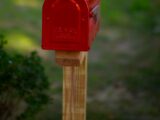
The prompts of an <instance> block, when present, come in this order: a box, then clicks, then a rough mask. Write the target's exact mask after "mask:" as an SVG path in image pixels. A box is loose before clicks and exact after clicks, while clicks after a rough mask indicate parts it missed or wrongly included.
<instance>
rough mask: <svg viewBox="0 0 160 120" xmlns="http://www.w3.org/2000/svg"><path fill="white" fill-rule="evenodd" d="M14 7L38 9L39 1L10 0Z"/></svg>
mask: <svg viewBox="0 0 160 120" xmlns="http://www.w3.org/2000/svg"><path fill="white" fill-rule="evenodd" d="M12 1H13V2H14V3H15V5H18V6H21V7H34V8H37V7H40V6H41V3H42V2H41V1H40V0H12Z"/></svg>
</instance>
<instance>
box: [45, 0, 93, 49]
mask: <svg viewBox="0 0 160 120" xmlns="http://www.w3.org/2000/svg"><path fill="white" fill-rule="evenodd" d="M89 47H90V46H89V9H88V5H87V3H86V1H85V0H45V2H44V5H43V18H42V48H44V49H47V50H72V51H73V50H74V51H87V50H89Z"/></svg>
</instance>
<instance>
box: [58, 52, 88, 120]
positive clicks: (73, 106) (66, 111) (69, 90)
mask: <svg viewBox="0 0 160 120" xmlns="http://www.w3.org/2000/svg"><path fill="white" fill-rule="evenodd" d="M63 53H64V52H63ZM57 54H58V55H57ZM57 54H56V56H58V58H57V63H59V61H60V65H62V66H63V120H86V99H87V53H82V52H79V53H78V52H77V55H78V54H79V56H80V57H78V60H79V62H77V63H78V64H75V61H73V56H75V53H74V54H72V53H69V54H68V55H67V54H66V55H65V56H64V55H63V56H61V57H60V56H59V55H62V53H57ZM72 55H73V56H72ZM77 55H76V58H77ZM66 56H67V57H66ZM68 56H69V57H70V56H72V57H70V58H71V60H70V58H68ZM63 57H65V58H63ZM59 58H62V59H65V60H64V65H63V62H62V61H63V60H60V59H59ZM76 60H77V59H76ZM66 61H67V62H66ZM72 62H73V65H72V64H71V63H72ZM66 63H67V64H68V63H69V65H66ZM79 63H80V64H79Z"/></svg>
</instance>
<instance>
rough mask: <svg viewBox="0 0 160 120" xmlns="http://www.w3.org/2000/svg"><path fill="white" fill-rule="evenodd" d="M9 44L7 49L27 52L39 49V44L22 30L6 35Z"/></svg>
mask: <svg viewBox="0 0 160 120" xmlns="http://www.w3.org/2000/svg"><path fill="white" fill-rule="evenodd" d="M6 40H7V41H8V44H7V46H6V48H7V49H9V50H13V51H19V52H27V51H33V50H37V49H38V45H37V44H36V43H35V42H34V41H35V40H33V39H32V38H31V37H29V36H27V35H26V34H23V33H20V32H13V33H9V34H8V35H7V36H6Z"/></svg>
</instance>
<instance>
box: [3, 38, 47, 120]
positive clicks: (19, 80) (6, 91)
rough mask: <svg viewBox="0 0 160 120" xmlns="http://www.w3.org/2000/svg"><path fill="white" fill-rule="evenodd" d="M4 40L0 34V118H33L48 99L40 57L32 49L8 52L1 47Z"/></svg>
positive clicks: (7, 119)
mask: <svg viewBox="0 0 160 120" xmlns="http://www.w3.org/2000/svg"><path fill="white" fill-rule="evenodd" d="M5 43H6V41H5V40H4V36H3V35H0V119H1V120H11V119H17V120H19V119H20V120H25V119H27V120H28V119H29V120H32V119H33V120H34V116H35V115H36V113H37V112H38V111H40V110H41V108H42V106H43V105H44V104H47V103H48V102H49V96H48V94H47V93H46V92H47V90H48V88H49V83H48V81H47V78H46V76H45V74H44V68H43V67H42V65H41V59H40V57H38V55H37V54H36V52H32V53H31V54H30V56H22V55H20V54H14V55H10V54H8V53H7V52H6V51H5V50H4V44H5ZM21 110H22V111H21Z"/></svg>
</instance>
